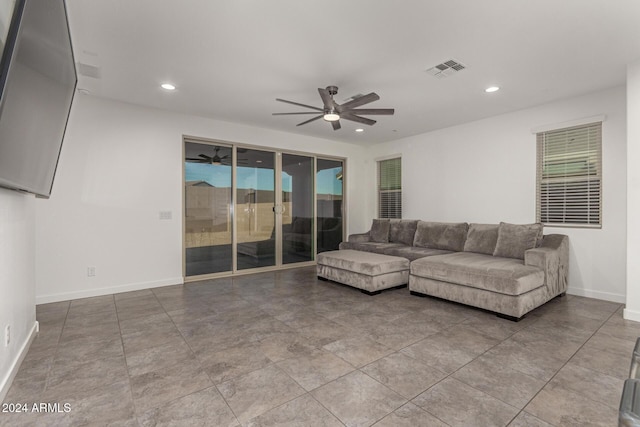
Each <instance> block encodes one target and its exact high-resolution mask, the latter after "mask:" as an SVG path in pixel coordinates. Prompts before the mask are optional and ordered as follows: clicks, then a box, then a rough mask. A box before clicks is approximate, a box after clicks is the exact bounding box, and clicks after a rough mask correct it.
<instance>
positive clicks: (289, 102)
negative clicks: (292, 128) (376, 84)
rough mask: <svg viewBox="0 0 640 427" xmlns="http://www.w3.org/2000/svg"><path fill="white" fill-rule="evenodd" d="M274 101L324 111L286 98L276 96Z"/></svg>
mask: <svg viewBox="0 0 640 427" xmlns="http://www.w3.org/2000/svg"><path fill="white" fill-rule="evenodd" d="M276 101H280V102H284V103H287V104H291V105H297V106H298V107H304V108H311V109H312V110H316V111H324V110H323V109H322V108H318V107H312V106H311V105H306V104H300V103H299V102H293V101H287V100H286V99H280V98H276ZM360 105H362V104H360Z"/></svg>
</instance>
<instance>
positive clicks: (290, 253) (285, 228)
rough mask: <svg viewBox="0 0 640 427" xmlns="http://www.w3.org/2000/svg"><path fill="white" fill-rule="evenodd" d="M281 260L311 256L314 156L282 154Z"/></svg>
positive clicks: (287, 262)
mask: <svg viewBox="0 0 640 427" xmlns="http://www.w3.org/2000/svg"><path fill="white" fill-rule="evenodd" d="M281 179H282V209H281V210H282V263H283V264H291V263H294V262H303V261H312V260H313V244H314V241H313V240H314V232H313V223H314V221H313V219H314V213H313V157H308V156H298V155H293V154H286V153H283V154H282V178H281Z"/></svg>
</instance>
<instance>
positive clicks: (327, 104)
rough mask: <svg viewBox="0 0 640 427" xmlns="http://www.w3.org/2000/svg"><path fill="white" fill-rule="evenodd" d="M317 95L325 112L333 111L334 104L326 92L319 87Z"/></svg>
mask: <svg viewBox="0 0 640 427" xmlns="http://www.w3.org/2000/svg"><path fill="white" fill-rule="evenodd" d="M318 93H319V94H320V98H322V103H323V104H324V108H325V109H326V110H333V109H334V108H335V107H336V103H335V102H333V98H332V97H331V94H330V93H329V91H328V90H326V89H322V88H320V87H319V88H318Z"/></svg>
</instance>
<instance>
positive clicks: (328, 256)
mask: <svg viewBox="0 0 640 427" xmlns="http://www.w3.org/2000/svg"><path fill="white" fill-rule="evenodd" d="M318 265H325V266H328V267H332V268H338V269H340V270H346V271H353V272H356V273H360V274H364V275H367V276H379V275H381V274H388V273H395V272H399V271H407V270H409V260H407V259H405V258H400V257H394V256H389V255H382V254H375V253H367V252H362V251H354V250H339V251H331V252H322V253H320V254H318Z"/></svg>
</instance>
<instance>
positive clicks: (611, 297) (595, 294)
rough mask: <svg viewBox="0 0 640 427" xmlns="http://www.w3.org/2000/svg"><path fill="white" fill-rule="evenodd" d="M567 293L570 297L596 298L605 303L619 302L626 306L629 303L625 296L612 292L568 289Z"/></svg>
mask: <svg viewBox="0 0 640 427" xmlns="http://www.w3.org/2000/svg"><path fill="white" fill-rule="evenodd" d="M567 293H568V294H570V295H577V296H579V297H587V298H596V299H601V300H605V301H611V302H617V303H620V304H624V303H625V302H627V297H626V296H625V295H620V294H614V293H611V292H602V291H594V290H591V289H581V288H572V287H569V289H567Z"/></svg>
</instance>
